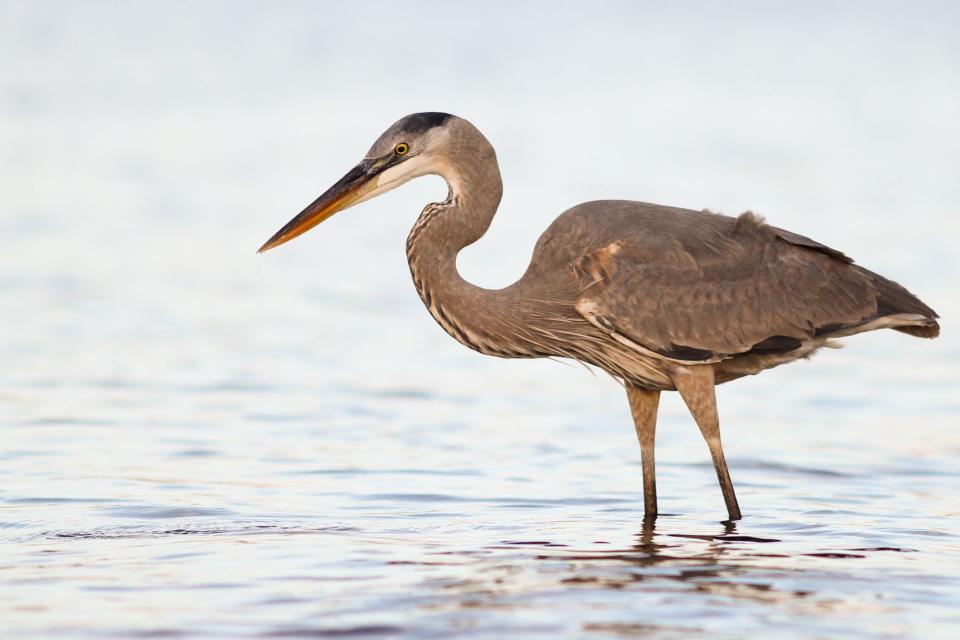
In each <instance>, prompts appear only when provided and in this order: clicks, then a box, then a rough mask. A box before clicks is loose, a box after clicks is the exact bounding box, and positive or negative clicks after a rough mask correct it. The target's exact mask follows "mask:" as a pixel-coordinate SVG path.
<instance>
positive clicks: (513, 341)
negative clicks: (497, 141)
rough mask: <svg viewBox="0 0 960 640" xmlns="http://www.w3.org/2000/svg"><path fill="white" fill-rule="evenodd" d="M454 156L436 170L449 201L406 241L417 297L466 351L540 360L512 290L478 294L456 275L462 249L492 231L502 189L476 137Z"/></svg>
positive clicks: (426, 212) (490, 155)
mask: <svg viewBox="0 0 960 640" xmlns="http://www.w3.org/2000/svg"><path fill="white" fill-rule="evenodd" d="M474 131H475V130H474ZM469 133H472V132H469ZM452 148H453V152H452V153H451V157H449V158H445V159H444V160H443V161H441V162H439V163H438V170H437V171H438V173H439V174H440V175H441V176H442V177H443V178H444V179H445V180H446V182H447V185H448V186H449V188H450V193H449V195H448V197H447V199H446V200H445V201H444V202H441V203H433V204H428V205H427V206H426V207H425V208H424V209H423V212H422V213H421V214H420V217H419V218H418V219H417V222H416V224H415V225H414V226H413V229H411V231H410V235H409V236H408V237H407V260H408V262H409V263H410V273H411V275H412V276H413V281H414V284H415V285H416V287H417V292H418V293H419V294H420V298H421V299H422V300H423V303H424V304H425V305H426V307H427V309H428V310H429V311H430V314H431V315H432V316H433V317H434V319H436V321H437V322H438V323H439V324H440V326H442V327H443V329H444V330H445V331H446V332H447V333H449V334H450V335H451V336H453V337H454V338H455V339H456V340H458V341H459V342H461V343H462V344H464V345H466V346H468V347H470V348H471V349H475V350H477V351H480V352H482V353H488V354H492V355H500V356H512V357H530V356H533V355H538V353H536V351H537V350H536V348H535V346H534V345H533V344H531V343H530V342H529V341H528V340H526V339H524V338H523V334H524V333H525V330H524V329H523V326H524V323H523V322H522V320H521V319H520V318H519V317H518V312H519V310H518V309H517V308H516V305H515V304H512V302H511V300H510V293H511V289H512V287H508V288H507V289H501V290H491V289H484V288H481V287H477V286H475V285H472V284H470V283H469V282H467V281H466V280H464V279H463V278H462V277H461V276H460V273H459V271H457V255H458V254H459V253H460V251H461V249H463V248H464V247H466V246H468V245H470V244H473V243H474V242H476V241H477V240H479V239H480V238H481V237H483V234H484V233H486V231H487V229H488V228H489V227H490V222H491V221H492V220H493V216H494V215H495V214H496V212H497V207H498V206H499V204H500V198H501V196H502V195H503V183H502V181H501V179H500V169H499V167H498V165H497V159H496V154H495V153H494V151H493V147H492V146H490V143H489V142H487V140H486V139H485V138H484V137H483V136H482V135H481V134H480V133H479V132H476V134H475V135H470V140H468V141H464V142H463V143H461V144H454V145H452ZM458 150H462V153H457V152H458Z"/></svg>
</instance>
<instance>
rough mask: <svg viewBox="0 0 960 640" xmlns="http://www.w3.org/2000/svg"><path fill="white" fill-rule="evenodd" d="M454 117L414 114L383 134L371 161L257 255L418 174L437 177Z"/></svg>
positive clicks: (372, 149)
mask: <svg viewBox="0 0 960 640" xmlns="http://www.w3.org/2000/svg"><path fill="white" fill-rule="evenodd" d="M455 120H457V118H456V116H452V115H450V114H449V113H437V112H425V113H414V114H412V115H409V116H407V117H405V118H401V119H400V120H398V121H397V122H396V123H394V124H393V126H391V127H390V128H389V129H387V130H386V131H384V132H383V135H381V136H380V137H379V138H377V141H376V142H374V143H373V146H372V147H370V151H368V152H367V155H366V157H364V159H363V160H361V161H360V163H359V164H357V166H355V167H354V168H353V169H351V170H350V171H348V172H347V174H346V175H345V176H343V177H342V178H340V180H338V181H337V182H336V183H335V184H334V185H333V186H332V187H330V188H329V189H327V190H326V191H325V192H324V193H323V195H321V196H320V197H319V198H317V199H316V200H314V201H313V202H312V203H311V204H310V205H309V206H307V208H306V209H304V210H303V211H301V212H300V213H299V214H297V215H296V216H295V217H294V218H293V219H292V220H291V221H290V222H288V223H287V224H286V225H284V226H283V228H282V229H280V230H279V231H277V232H276V233H275V234H274V235H273V237H271V238H270V239H269V240H267V241H266V242H265V243H264V244H263V246H262V247H260V249H259V250H258V253H263V252H264V251H267V250H269V249H272V248H274V247H277V246H279V245H281V244H283V243H284V242H287V241H288V240H292V239H294V238H296V237H297V236H299V235H300V234H302V233H305V232H307V231H309V230H310V229H312V228H314V227H315V226H317V225H318V224H320V223H321V222H323V221H324V220H326V219H327V218H329V217H330V216H332V215H333V214H335V213H337V212H338V211H343V210H344V209H347V208H349V207H352V206H353V205H355V204H358V203H360V202H363V201H364V200H369V199H370V198H373V197H375V196H378V195H380V194H382V193H386V192H387V191H390V190H391V189H394V188H396V187H398V186H400V185H401V184H403V183H404V182H406V181H408V180H411V179H413V178H416V177H418V176H423V175H428V174H432V173H437V172H438V170H439V168H440V164H441V163H442V162H443V157H444V155H443V153H442V150H443V148H444V147H445V146H446V144H447V142H448V140H449V134H450V131H449V128H448V127H449V125H450V124H451V123H452V122H453V121H455Z"/></svg>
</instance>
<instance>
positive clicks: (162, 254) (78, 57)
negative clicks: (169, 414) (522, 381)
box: [0, 2, 960, 380]
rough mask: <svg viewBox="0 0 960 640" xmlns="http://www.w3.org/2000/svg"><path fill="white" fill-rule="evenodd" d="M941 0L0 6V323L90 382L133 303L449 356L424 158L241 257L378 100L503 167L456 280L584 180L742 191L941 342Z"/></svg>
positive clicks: (706, 201) (735, 207) (959, 169)
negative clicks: (432, 313) (890, 291)
mask: <svg viewBox="0 0 960 640" xmlns="http://www.w3.org/2000/svg"><path fill="white" fill-rule="evenodd" d="M957 6H958V5H956V4H955V3H949V2H943V3H906V2H903V3H895V2H880V3H868V4H865V3H859V2H851V3H832V2H830V3H828V2H809V3H802V4H794V5H789V6H788V5H787V4H785V3H775V4H773V3H766V2H756V3H724V4H722V5H721V4H718V3H706V2H705V3H695V2H681V3H671V4H669V5H664V4H663V3H638V2H622V3H617V2H600V3H557V2H540V3H507V2H502V3H497V2H494V3H484V4H483V5H482V6H481V5H479V4H477V5H473V4H466V3H440V2H437V3H432V2H405V3H393V2H368V3H349V4H348V3H316V2H199V3H195V2H165V3H128V2H113V3H111V2H92V3H72V2H5V3H3V4H2V5H0V61H2V62H0V65H2V66H0V193H2V194H3V196H2V200H0V237H2V238H3V241H2V243H3V251H2V252H0V273H2V274H3V276H2V277H3V282H6V283H7V294H6V295H2V296H0V310H2V311H3V316H4V317H5V321H3V322H4V325H5V327H6V333H7V335H10V334H16V335H18V336H19V338H18V340H17V341H16V348H17V349H19V351H18V353H20V354H21V355H22V354H29V356H30V357H31V358H32V357H34V356H35V355H36V353H38V352H43V351H49V352H50V353H51V358H60V359H62V358H63V357H66V356H68V355H70V354H72V355H73V356H74V357H77V358H79V361H78V365H77V366H81V365H80V364H79V363H83V364H82V367H81V368H83V369H84V370H90V368H92V369H94V370H99V369H100V368H102V369H104V370H105V371H106V372H107V373H111V374H116V375H129V374H130V369H135V368H136V365H135V364H134V363H131V364H130V366H129V367H126V368H125V367H120V366H119V365H117V364H116V363H117V362H121V361H123V360H124V358H127V357H128V352H129V349H128V348H125V347H123V346H122V345H123V344H124V342H123V340H124V336H127V337H129V338H130V340H131V341H132V342H131V343H130V345H137V348H145V347H142V344H143V343H144V341H146V342H150V339H151V336H152V338H153V339H158V340H159V338H158V335H167V334H164V333H162V332H160V333H159V334H154V333H151V331H152V327H155V326H156V327H165V328H166V329H165V330H168V331H169V332H170V335H176V336H179V339H181V340H186V339H187V338H186V336H190V335H193V336H194V337H195V339H196V341H197V344H196V348H197V349H206V348H208V346H209V341H210V340H217V339H225V338H223V336H227V335H233V336H234V337H233V340H234V342H230V343H229V344H231V345H243V344H248V343H249V341H250V340H253V339H254V338H256V337H258V336H261V335H262V334H263V332H265V331H271V330H272V331H289V330H290V328H291V327H302V330H303V331H304V332H316V338H315V339H314V340H313V341H312V345H313V348H315V349H317V350H318V354H316V357H318V358H320V359H322V358H324V357H326V356H327V355H329V354H334V353H339V352H340V351H341V350H342V349H341V346H342V345H343V344H344V343H345V341H347V342H349V343H351V344H353V345H354V346H353V348H352V352H353V353H356V352H357V350H362V349H364V348H365V347H364V345H367V346H366V348H368V349H370V358H371V360H370V362H371V363H374V364H376V365H377V366H379V363H378V360H377V354H378V353H380V352H382V350H383V348H382V346H379V343H377V340H379V339H383V340H388V341H393V343H396V341H399V340H416V339H418V338H417V336H420V338H419V339H422V340H424V341H425V342H424V344H425V345H429V348H430V349H433V350H436V351H437V352H439V353H442V354H447V355H448V356H449V357H456V358H460V357H463V358H466V357H474V354H470V353H468V352H466V351H465V350H464V351H463V354H462V356H461V355H460V352H459V350H462V348H461V347H460V346H459V345H457V344H456V343H454V342H453V341H452V340H449V339H448V338H447V337H446V336H444V335H442V333H441V332H440V331H439V329H438V328H437V327H436V326H434V325H433V323H432V321H430V320H429V318H428V317H427V316H426V314H425V312H424V311H423V310H422V309H421V308H420V302H419V300H418V299H417V296H416V295H415V293H414V290H413V287H412V285H411V283H410V281H409V274H408V270H407V267H406V264H405V258H404V252H403V245H404V239H405V236H406V233H407V230H408V229H409V227H410V226H411V225H412V224H413V221H414V220H415V219H416V216H417V215H418V213H419V211H420V209H421V208H422V206H423V205H424V204H425V203H426V202H429V201H431V200H436V199H438V198H441V197H443V194H444V193H445V190H444V188H443V186H442V185H441V184H440V181H439V179H437V178H424V179H422V180H421V181H419V182H416V183H413V184H410V185H408V186H406V187H405V188H403V189H400V190H397V191H394V192H392V193H390V194H389V195H387V196H385V197H383V198H381V199H378V200H376V201H373V202H370V203H367V204H364V205H363V206H362V207H359V208H355V209H352V210H350V211H349V212H346V213H343V214H340V215H339V216H336V217H335V218H334V219H332V220H330V221H329V222H327V223H325V224H324V225H323V226H322V227H321V228H319V229H317V230H315V231H313V232H312V233H311V234H309V235H308V236H305V237H303V238H301V239H298V240H297V241H296V242H294V243H291V244H290V245H288V246H284V247H283V248H281V249H279V250H277V251H274V252H271V253H270V254H268V255H266V256H263V257H261V256H256V255H255V254H254V251H255V250H256V248H257V247H258V246H259V245H260V244H261V243H262V242H263V241H264V240H265V239H266V238H267V237H269V236H270V235H271V234H272V233H273V232H274V231H276V230H277V229H278V228H279V227H280V226H281V225H282V224H283V223H285V222H286V221H287V220H288V219H289V218H290V217H292V216H293V215H294V214H295V213H297V212H298V211H299V210H300V209H301V208H302V207H303V206H304V205H305V204H306V203H308V202H310V201H311V200H312V199H313V198H314V197H316V196H317V195H318V194H319V193H320V192H322V191H323V190H324V189H325V188H326V187H327V186H328V185H329V184H330V183H331V182H333V181H334V180H336V179H337V178H339V177H340V176H341V175H342V174H343V173H344V172H345V171H346V170H347V169H348V168H349V167H351V166H352V165H353V164H354V163H355V162H356V160H357V159H359V158H360V157H361V156H362V154H363V153H364V152H365V151H366V149H367V148H368V146H369V145H370V144H371V142H372V141H373V140H374V139H375V138H376V137H377V136H378V135H379V134H380V133H381V131H382V130H383V129H385V128H386V127H387V126H389V125H390V124H391V123H392V122H393V121H395V120H396V119H398V118H400V117H402V116H404V115H406V114H408V113H411V112H415V111H426V110H440V111H449V112H452V113H456V114H458V115H460V116H463V117H465V118H468V119H469V120H471V121H472V122H474V123H475V124H476V125H477V126H478V127H479V128H480V129H481V130H482V131H483V132H484V133H485V134H486V135H487V136H488V137H489V139H490V140H491V141H492V142H493V144H494V145H495V147H496V148H497V151H498V154H499V158H500V161H501V165H502V171H503V174H504V182H505V197H504V201H503V204H502V206H501V213H500V215H498V217H497V219H496V220H495V221H494V224H493V226H492V228H491V230H490V233H489V234H488V236H487V237H486V238H484V239H483V240H482V241H481V242H479V243H477V244H476V245H474V246H473V247H470V248H469V249H467V250H466V251H465V252H464V253H463V254H462V256H461V260H460V263H461V268H462V271H463V272H464V274H465V275H466V276H467V277H468V278H469V279H472V280H474V281H475V282H477V283H478V284H481V285H486V286H501V285H505V284H508V283H509V282H511V281H512V279H514V278H516V277H518V276H519V275H520V273H522V271H523V269H524V267H525V266H526V263H527V261H528V259H529V255H530V251H531V248H532V246H533V244H534V242H535V240H536V238H537V236H538V235H539V233H540V232H541V231H542V230H543V229H544V228H545V227H546V226H547V225H548V224H549V222H550V221H551V220H552V219H553V218H554V217H555V216H556V215H558V214H559V213H560V212H561V211H563V210H564V209H566V208H568V207H570V206H572V205H574V204H577V203H579V202H583V201H586V200H591V199H602V198H630V199H637V200H645V201H650V202H657V203H661V204H670V205H677V206H685V207H691V208H696V209H699V208H710V209H713V210H718V211H722V212H727V213H730V214H737V213H739V212H741V211H743V210H746V209H753V210H755V211H757V212H759V213H761V214H762V215H764V216H766V217H767V218H768V220H769V221H770V222H772V223H774V224H776V225H778V226H782V227H785V228H788V229H791V230H794V231H797V232H800V233H803V234H806V235H809V236H812V237H813V238H815V239H817V240H819V241H821V242H824V243H826V244H829V245H832V246H835V247H837V248H839V249H841V250H843V251H845V252H847V253H848V254H850V255H851V256H853V257H855V258H856V259H857V261H858V262H860V263H861V264H863V265H865V266H867V267H869V268H871V269H874V270H876V271H879V272H881V273H883V274H885V275H887V276H889V277H891V278H893V279H895V280H898V281H901V282H902V283H904V284H905V285H907V286H908V287H909V288H910V289H912V290H913V291H914V292H916V293H918V294H920V295H922V297H923V298H924V299H925V300H927V301H928V302H929V303H930V304H931V305H932V306H933V307H935V308H936V309H937V310H939V311H940V313H941V315H944V316H945V320H944V326H945V331H944V337H943V338H942V339H941V341H940V342H938V343H936V344H937V347H936V348H937V349H938V350H944V349H951V350H953V351H956V350H957V348H958V347H957V345H958V344H960V342H958V341H957V340H956V339H954V338H953V337H952V336H953V333H952V332H951V331H950V330H949V328H950V326H951V322H952V321H951V316H954V317H955V315H956V312H960V303H958V301H957V299H956V295H955V294H956V285H955V283H956V280H957V275H958V270H957V267H956V260H955V253H956V248H955V247H956V238H957V237H958V231H960V224H958V216H957V203H958V202H960V180H958V179H957V176H958V175H960V118H958V117H957V114H958V113H960V51H958V49H960V47H958V44H957V42H958V38H957V34H958V32H960V10H958V9H957ZM334 294H335V295H338V296H345V298H344V299H347V300H354V303H355V304H356V305H359V306H360V307H362V308H364V309H366V310H368V311H369V312H370V313H371V314H374V315H376V314H378V313H387V314H391V315H390V317H391V318H392V319H393V320H394V322H391V323H384V322H379V323H378V322H376V321H374V320H371V324H370V325H369V326H367V325H364V324H363V323H360V322H359V321H358V320H356V319H355V318H353V317H350V316H345V314H344V313H341V312H340V311H338V310H337V308H336V307H335V306H334V303H333V302H332V301H331V300H330V299H329V297H327V298H325V296H330V295H334ZM297 302H304V303H305V304H303V306H302V307H298V306H297V305H296V303H297ZM341 303H342V300H341ZM354 303H351V304H354ZM338 304H339V303H338ZM951 312H953V313H951ZM254 313H256V314H262V315H251V314H254ZM396 314H400V315H396ZM371 330H373V331H376V332H377V333H378V336H376V337H371V336H370V333H369V332H370V331H371ZM231 332H235V334H234V333H231ZM331 332H333V333H332V335H334V336H336V337H335V338H333V337H331ZM207 334H209V335H207ZM865 340H866V341H865V342H864V344H867V343H869V344H871V345H872V346H869V347H864V348H865V349H873V348H880V349H883V348H898V347H896V346H884V345H903V348H909V349H921V348H928V347H926V346H923V347H920V346H917V345H914V344H912V343H911V344H909V345H908V344H906V342H901V341H897V340H887V341H885V342H884V341H878V340H874V341H873V342H872V343H871V342H870V340H871V339H870V338H867V339H865ZM92 344H99V345H100V346H99V347H98V348H93V347H92V346H91V345H92ZM6 348H7V349H12V348H14V347H13V346H10V345H7V347H6ZM231 348H232V347H231ZM931 348H932V347H931ZM105 349H106V352H105V351H104V350H105ZM158 349H159V347H158ZM918 353H926V352H923V351H920V352H918ZM454 354H457V355H456V356H454ZM331 357H332V356H331ZM916 357H918V358H922V357H923V356H922V355H917V356H916ZM381 359H384V358H383V357H382V356H381ZM53 361H56V360H53ZM220 364H222V362H221V363H220ZM37 366H41V365H40V364H39V363H37ZM43 366H47V365H43ZM211 366H213V367H216V366H219V365H216V364H214V365H211ZM481 366H496V363H491V364H483V365H481ZM560 375H561V376H563V375H566V374H560ZM570 375H576V374H575V373H571V374H570ZM572 379H573V378H571V380H572Z"/></svg>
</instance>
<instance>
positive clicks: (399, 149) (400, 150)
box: [393, 142, 410, 156]
mask: <svg viewBox="0 0 960 640" xmlns="http://www.w3.org/2000/svg"><path fill="white" fill-rule="evenodd" d="M407 151H410V145H408V144H407V143H406V142H401V143H400V144H398V145H397V146H395V147H394V148H393V152H394V153H395V154H397V155H398V156H403V155H406V154H407Z"/></svg>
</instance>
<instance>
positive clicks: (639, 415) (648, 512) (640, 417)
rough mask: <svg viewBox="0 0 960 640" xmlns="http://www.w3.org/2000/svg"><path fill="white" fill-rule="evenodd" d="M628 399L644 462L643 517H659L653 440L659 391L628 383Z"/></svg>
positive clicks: (649, 518)
mask: <svg viewBox="0 0 960 640" xmlns="http://www.w3.org/2000/svg"><path fill="white" fill-rule="evenodd" d="M627 400H628V401H629V402H630V413H631V414H633V424H634V426H635V427H636V429H637V439H638V440H639V441H640V459H641V461H642V462H643V517H644V519H647V520H652V519H653V518H656V517H657V472H656V465H655V464H654V459H653V441H654V437H655V435H656V431H657V406H658V405H659V404H660V392H659V391H647V390H646V389H641V388H640V387H637V386H634V385H632V384H630V383H629V382H628V383H627Z"/></svg>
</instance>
